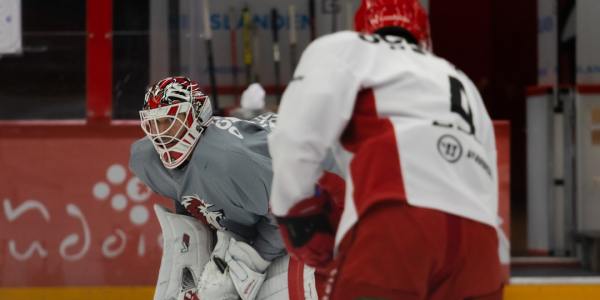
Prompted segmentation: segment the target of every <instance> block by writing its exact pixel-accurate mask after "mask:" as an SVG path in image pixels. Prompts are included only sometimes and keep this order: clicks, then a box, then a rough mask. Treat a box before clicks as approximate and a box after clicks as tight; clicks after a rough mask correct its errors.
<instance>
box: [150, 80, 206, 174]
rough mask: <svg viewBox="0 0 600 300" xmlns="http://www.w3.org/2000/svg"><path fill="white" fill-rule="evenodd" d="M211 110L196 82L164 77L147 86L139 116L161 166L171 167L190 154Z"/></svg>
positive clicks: (175, 166) (176, 165) (182, 161)
mask: <svg viewBox="0 0 600 300" xmlns="http://www.w3.org/2000/svg"><path fill="white" fill-rule="evenodd" d="M212 113H213V112H212V105H211V102H210V99H209V98H208V96H207V95H205V94H203V93H202V92H201V91H200V89H199V85H198V83H196V82H194V81H192V80H190V79H189V78H186V77H168V78H165V79H162V80H160V81H159V82H157V83H156V84H154V85H153V86H151V87H150V88H149V89H148V91H147V92H146V97H145V99H144V107H143V109H142V110H141V111H140V119H141V126H142V130H143V131H144V133H146V136H147V137H148V138H149V139H150V141H152V144H153V145H154V148H155V149H156V152H158V155H159V157H160V160H161V161H162V163H163V165H164V166H165V167H166V168H168V169H174V168H177V167H179V166H180V165H181V164H182V163H184V162H185V161H186V160H187V158H188V157H189V156H190V155H191V153H192V151H193V149H194V147H195V145H196V144H197V142H198V140H199V138H200V135H201V134H202V132H203V131H204V129H205V128H206V126H207V125H208V123H209V122H210V121H211V118H212Z"/></svg>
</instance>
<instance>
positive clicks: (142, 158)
mask: <svg viewBox="0 0 600 300" xmlns="http://www.w3.org/2000/svg"><path fill="white" fill-rule="evenodd" d="M153 164H154V165H158V164H160V161H159V158H158V154H157V153H156V150H154V146H153V145H152V142H151V141H150V140H148V139H147V138H141V139H139V140H137V141H135V142H134V143H133V144H131V149H130V154H129V168H130V169H131V170H132V171H133V172H134V173H135V174H136V176H138V177H140V178H145V173H146V169H147V168H152V167H151V166H150V165H153Z"/></svg>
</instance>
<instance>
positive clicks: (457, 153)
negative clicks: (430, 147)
mask: <svg viewBox="0 0 600 300" xmlns="http://www.w3.org/2000/svg"><path fill="white" fill-rule="evenodd" d="M437 149H438V152H439V153H440V155H441V156H442V158H444V159H445V160H446V161H448V162H450V163H455V162H457V161H458V160H459V159H460V158H461V157H462V154H463V147H462V145H461V144H460V141H459V140H458V139H457V138H456V137H454V136H452V135H449V134H444V135H442V136H441V137H440V138H439V139H438V142H437Z"/></svg>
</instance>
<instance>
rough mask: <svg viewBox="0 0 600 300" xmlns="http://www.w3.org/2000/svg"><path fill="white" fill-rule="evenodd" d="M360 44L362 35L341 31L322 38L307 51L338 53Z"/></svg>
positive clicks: (311, 44)
mask: <svg viewBox="0 0 600 300" xmlns="http://www.w3.org/2000/svg"><path fill="white" fill-rule="evenodd" d="M359 42H360V34H359V33H358V32H356V31H349V30H347V31H339V32H335V33H331V34H327V35H324V36H321V37H319V38H317V39H316V40H314V41H313V42H312V43H310V45H309V46H308V47H307V49H306V51H334V52H335V51H336V50H344V49H346V50H347V49H348V48H347V47H350V46H352V45H354V44H358V43H359Z"/></svg>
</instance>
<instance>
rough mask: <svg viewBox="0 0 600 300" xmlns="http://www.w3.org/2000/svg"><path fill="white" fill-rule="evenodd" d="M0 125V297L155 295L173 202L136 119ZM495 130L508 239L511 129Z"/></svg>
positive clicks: (498, 125)
mask: <svg viewBox="0 0 600 300" xmlns="http://www.w3.org/2000/svg"><path fill="white" fill-rule="evenodd" d="M0 125H1V126H0V170H2V172H0V202H2V203H1V204H0V289H1V290H0V299H2V300H3V299H20V298H19V297H21V296H19V295H25V296H23V297H30V296H27V295H30V294H29V293H36V295H48V296H47V297H46V296H44V297H41V298H36V299H81V295H82V293H84V294H86V295H89V297H92V298H89V297H88V296H86V298H85V299H95V298H93V297H94V295H96V294H98V295H105V293H115V297H110V298H109V299H120V298H119V297H126V298H127V299H137V298H135V297H137V296H132V297H133V298H131V297H130V296H131V295H132V294H135V295H138V294H139V295H140V297H141V298H140V299H148V295H150V294H151V292H149V290H148V288H147V287H148V286H153V285H154V284H155V282H156V278H157V274H158V268H159V264H160V256H161V252H162V250H161V236H160V228H159V226H158V223H157V222H156V218H155V217H154V212H153V211H152V205H153V204H154V203H159V204H163V205H166V206H172V204H171V203H170V201H169V200H166V199H164V198H161V197H159V196H157V195H156V194H154V193H152V192H151V191H150V190H149V189H148V188H147V187H146V186H145V185H143V184H142V183H141V182H140V181H139V180H138V179H137V178H136V177H135V176H134V175H133V174H132V173H131V171H130V170H129V169H128V167H127V163H128V159H129V147H130V145H131V143H132V142H133V141H134V140H135V139H137V138H140V137H142V136H143V133H142V132H141V130H140V129H139V127H138V124H137V122H131V123H127V122H121V123H113V124H110V125H95V126H93V125H86V124H85V123H84V122H83V121H63V122H50V123H49V122H8V123H3V122H0ZM495 125H496V133H497V144H498V149H499V151H498V157H499V160H498V161H499V168H498V170H499V174H500V211H501V215H502V217H503V220H504V223H503V229H504V231H505V232H506V233H509V232H510V230H509V226H510V224H509V220H510V218H509V211H510V208H509V203H510V198H509V194H510V193H509V191H510V153H509V152H510V151H509V149H510V126H509V124H508V123H507V122H497V123H496V124H495ZM504 271H505V274H508V266H507V267H506V268H505V270H504ZM132 286H134V287H140V288H129V287H132ZM30 287H39V288H35V289H31V288H30ZM65 287H66V288H65ZM111 287H115V288H111ZM53 295H57V296H56V298H53V297H55V296H53ZM71 295H73V296H71ZM111 295H112V294H111ZM121 295H122V296H121ZM36 297H37V296H36ZM69 297H73V298H69ZM99 297H100V296H99Z"/></svg>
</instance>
